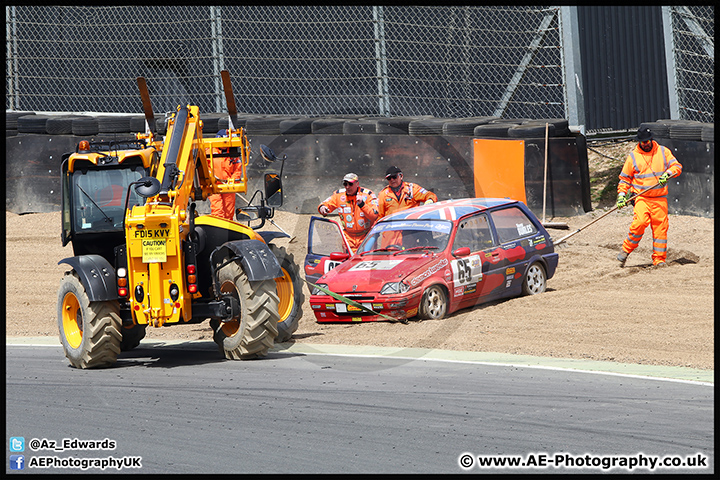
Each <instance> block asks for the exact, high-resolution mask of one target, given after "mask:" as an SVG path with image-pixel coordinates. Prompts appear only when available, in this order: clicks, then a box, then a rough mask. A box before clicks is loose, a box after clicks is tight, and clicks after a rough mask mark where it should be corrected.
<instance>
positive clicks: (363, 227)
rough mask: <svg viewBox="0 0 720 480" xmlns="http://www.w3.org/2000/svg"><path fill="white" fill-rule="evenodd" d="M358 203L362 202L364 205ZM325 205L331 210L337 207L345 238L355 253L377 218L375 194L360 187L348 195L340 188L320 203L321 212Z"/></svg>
mask: <svg viewBox="0 0 720 480" xmlns="http://www.w3.org/2000/svg"><path fill="white" fill-rule="evenodd" d="M358 203H361V204H362V207H361V206H360V205H358ZM323 206H325V207H327V208H328V210H330V211H331V212H332V211H333V210H335V209H337V213H338V215H340V223H341V224H342V227H343V233H344V234H345V238H347V240H348V243H349V244H350V248H352V251H353V253H355V251H356V250H357V249H358V247H359V246H360V244H361V243H362V241H363V240H365V236H366V235H367V233H368V232H369V231H370V228H371V227H372V226H373V224H374V223H375V220H376V219H377V216H378V203H377V197H376V196H375V194H374V193H373V192H372V190H370V189H367V188H364V187H358V189H357V192H356V194H355V195H348V193H347V191H346V189H344V188H340V189H338V190H335V192H333V194H332V195H330V196H329V197H328V198H326V199H325V201H324V202H322V203H321V204H320V205H318V211H319V212H320V213H322V212H321V211H320V208H321V207H323ZM323 215H324V214H323Z"/></svg>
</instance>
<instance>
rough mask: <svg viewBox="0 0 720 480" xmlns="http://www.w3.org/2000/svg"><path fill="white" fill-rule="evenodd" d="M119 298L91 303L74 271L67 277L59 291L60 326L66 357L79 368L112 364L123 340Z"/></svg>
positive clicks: (67, 274) (64, 278)
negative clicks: (117, 300) (117, 299)
mask: <svg viewBox="0 0 720 480" xmlns="http://www.w3.org/2000/svg"><path fill="white" fill-rule="evenodd" d="M118 312H119V306H118V303H117V302H116V301H103V302H91V301H90V300H89V298H88V295H87V293H86V292H85V288H84V287H83V285H82V283H81V282H80V279H79V278H78V276H77V275H76V274H75V273H74V272H68V273H66V275H65V276H64V277H63V279H62V282H61V283H60V290H59V291H58V316H57V318H58V327H59V329H60V341H61V342H62V345H63V349H64V350H65V356H66V357H67V358H68V360H69V361H70V364H71V365H72V366H73V367H76V368H100V367H108V366H110V365H112V364H114V363H115V361H116V360H117V356H118V354H119V353H120V344H121V342H122V333H121V328H122V321H121V320H120V315H119V313H118Z"/></svg>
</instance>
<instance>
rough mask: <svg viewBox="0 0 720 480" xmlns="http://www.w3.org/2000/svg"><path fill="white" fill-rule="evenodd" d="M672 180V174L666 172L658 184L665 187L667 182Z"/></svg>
mask: <svg viewBox="0 0 720 480" xmlns="http://www.w3.org/2000/svg"><path fill="white" fill-rule="evenodd" d="M669 179H670V172H665V173H663V174H662V175H660V178H658V183H659V184H660V186H663V185H665V184H666V183H667V181H668V180H669Z"/></svg>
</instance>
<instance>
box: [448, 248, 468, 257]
mask: <svg viewBox="0 0 720 480" xmlns="http://www.w3.org/2000/svg"><path fill="white" fill-rule="evenodd" d="M452 254H453V257H467V256H468V255H470V247H460V248H458V249H456V250H455V251H453V252H452Z"/></svg>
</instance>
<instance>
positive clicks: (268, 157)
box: [260, 145, 277, 162]
mask: <svg viewBox="0 0 720 480" xmlns="http://www.w3.org/2000/svg"><path fill="white" fill-rule="evenodd" d="M260 156H261V157H262V159H263V160H265V161H266V162H274V161H275V160H277V156H276V155H275V152H273V149H272V148H270V147H268V146H267V145H260Z"/></svg>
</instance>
